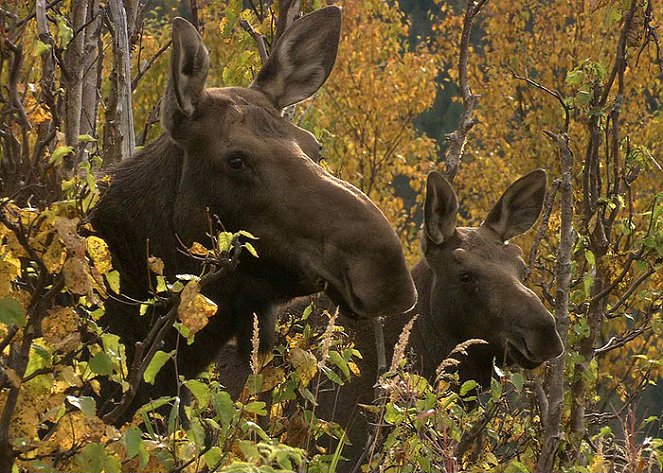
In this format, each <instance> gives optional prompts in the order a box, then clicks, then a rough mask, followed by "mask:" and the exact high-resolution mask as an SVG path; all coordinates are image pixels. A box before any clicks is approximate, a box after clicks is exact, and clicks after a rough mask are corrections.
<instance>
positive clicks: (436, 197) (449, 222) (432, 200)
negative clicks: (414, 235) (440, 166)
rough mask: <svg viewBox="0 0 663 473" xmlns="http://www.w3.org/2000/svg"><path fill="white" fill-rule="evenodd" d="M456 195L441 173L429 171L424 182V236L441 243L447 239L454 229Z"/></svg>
mask: <svg viewBox="0 0 663 473" xmlns="http://www.w3.org/2000/svg"><path fill="white" fill-rule="evenodd" d="M457 214H458V197H456V193H455V192H454V190H453V189H452V187H451V184H449V181H447V180H446V179H445V178H444V176H442V174H440V173H438V172H435V171H433V172H431V173H430V174H429V175H428V181H427V183H426V201H425V202H424V231H425V233H426V237H427V238H428V239H429V240H430V241H432V242H433V243H435V244H436V245H439V244H441V243H442V242H443V241H444V240H447V239H449V238H450V237H451V236H452V235H453V234H454V231H455V230H456V215H457Z"/></svg>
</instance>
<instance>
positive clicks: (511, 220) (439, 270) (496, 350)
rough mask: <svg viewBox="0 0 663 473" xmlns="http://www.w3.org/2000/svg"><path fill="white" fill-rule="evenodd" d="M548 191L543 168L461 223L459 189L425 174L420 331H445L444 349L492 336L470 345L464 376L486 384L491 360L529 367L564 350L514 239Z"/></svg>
mask: <svg viewBox="0 0 663 473" xmlns="http://www.w3.org/2000/svg"><path fill="white" fill-rule="evenodd" d="M545 191H546V173H545V171H543V170H541V169H538V170H536V171H533V172H531V173H530V174H528V175H526V176H524V177H522V178H520V179H518V180H517V181H515V182H514V183H513V184H512V185H511V186H510V187H509V188H508V189H507V191H506V192H505V193H504V194H503V195H502V197H501V198H500V199H499V200H498V202H497V203H496V204H495V205H494V206H493V208H492V210H491V211H490V212H489V213H488V216H487V217H486V219H485V221H484V222H483V223H482V224H481V225H480V226H478V227H458V226H457V225H456V219H457V213H458V207H459V205H458V198H457V197H456V194H455V192H454V190H453V189H452V187H451V185H450V184H449V182H448V181H447V180H446V179H445V178H444V177H443V176H442V175H441V174H439V173H437V172H432V173H431V174H430V175H429V176H428V182H427V193H426V201H425V205H424V214H425V216H424V218H425V223H424V236H423V241H422V246H423V248H424V254H425V263H424V264H425V267H426V268H427V271H426V272H427V274H428V277H427V278H426V280H427V283H426V284H427V287H426V288H425V289H424V288H422V287H421V286H420V285H419V284H417V287H418V289H419V292H420V294H421V297H422V300H421V301H420V305H422V306H423V307H424V308H425V309H424V311H425V312H426V317H424V320H422V321H421V324H423V325H425V328H424V329H423V332H427V331H430V333H441V334H444V335H443V336H442V337H443V338H444V339H446V340H448V341H449V342H450V343H447V344H445V345H447V346H446V347H445V350H446V353H448V351H449V349H450V348H453V346H455V344H456V343H460V342H463V341H465V340H469V339H483V340H485V341H487V342H488V344H487V345H483V346H475V347H472V349H471V351H470V355H469V357H468V360H467V363H466V365H468V366H466V368H467V369H466V372H465V373H463V377H467V378H474V379H476V380H477V381H481V382H484V383H485V382H486V381H487V379H488V380H489V379H490V373H491V367H492V360H493V359H495V360H496V361H497V363H498V364H502V363H505V362H506V363H517V364H518V365H520V366H522V367H523V368H528V369H531V368H535V367H537V366H538V365H540V364H541V363H543V362H544V361H546V360H549V359H552V358H555V357H557V356H559V355H560V354H561V353H562V351H563V346H562V341H561V339H560V337H559V334H558V333H557V330H556V326H555V319H554V318H553V316H552V315H551V314H550V312H548V310H546V308H545V307H544V305H543V303H542V302H541V300H540V299H539V297H538V296H537V295H536V294H535V293H534V291H532V290H531V289H529V288H528V287H527V286H525V284H524V278H525V272H526V265H525V262H524V261H523V258H522V250H521V249H520V247H519V246H518V245H515V244H513V243H510V242H509V240H510V239H511V238H513V237H515V236H517V235H520V234H521V233H524V232H526V231H527V230H529V229H530V227H532V225H534V223H535V222H536V220H537V218H538V216H539V214H540V212H541V208H542V206H543V200H544V197H545ZM415 271H416V270H415ZM415 278H416V276H415ZM420 331H421V330H420ZM430 333H429V334H428V337H429V338H428V340H430V342H431V344H433V343H434V341H435V337H434V336H431V335H430ZM444 355H446V354H444ZM437 361H438V362H439V361H440V360H437ZM463 362H464V363H465V360H464V361H463Z"/></svg>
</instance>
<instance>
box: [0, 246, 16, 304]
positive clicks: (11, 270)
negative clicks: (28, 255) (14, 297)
mask: <svg viewBox="0 0 663 473" xmlns="http://www.w3.org/2000/svg"><path fill="white" fill-rule="evenodd" d="M20 274H21V262H20V261H19V260H18V259H16V258H12V257H10V256H6V257H5V259H4V260H2V261H0V297H1V296H6V295H9V294H10V293H11V292H12V281H13V280H14V279H16V278H17V277H18V276H19V275H20Z"/></svg>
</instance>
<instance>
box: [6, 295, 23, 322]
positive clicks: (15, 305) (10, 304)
mask: <svg viewBox="0 0 663 473" xmlns="http://www.w3.org/2000/svg"><path fill="white" fill-rule="evenodd" d="M0 323H3V324H5V325H12V324H13V325H18V326H19V327H23V326H25V309H23V306H22V305H21V303H20V302H19V301H17V300H16V299H14V298H13V297H9V296H7V297H3V298H2V299H0Z"/></svg>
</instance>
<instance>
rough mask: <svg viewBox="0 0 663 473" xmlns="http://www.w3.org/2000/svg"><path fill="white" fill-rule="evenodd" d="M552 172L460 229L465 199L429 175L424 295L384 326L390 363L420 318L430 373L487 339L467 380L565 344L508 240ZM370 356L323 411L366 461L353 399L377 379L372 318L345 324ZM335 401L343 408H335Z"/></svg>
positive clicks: (467, 361)
mask: <svg viewBox="0 0 663 473" xmlns="http://www.w3.org/2000/svg"><path fill="white" fill-rule="evenodd" d="M545 189H546V173H545V172H544V171H543V170H541V169H539V170H536V171H533V172H531V173H530V174H528V175H526V176H524V177H522V178H520V179H518V180H517V181H515V182H514V183H513V184H512V185H511V186H510V187H509V189H508V190H507V191H506V192H505V193H504V194H503V195H502V197H501V198H500V199H499V201H498V202H497V203H496V204H495V206H494V207H493V208H492V210H491V211H490V212H489V213H488V216H487V217H486V220H485V221H484V222H483V224H481V225H480V226H478V227H458V226H457V225H456V217H457V213H458V199H457V197H456V194H455V192H454V191H453V189H452V187H451V185H450V184H449V182H448V181H447V180H446V179H445V178H444V177H443V176H442V175H441V174H439V173H437V172H432V173H430V174H429V176H428V182H427V188H426V200H425V202H424V231H423V236H422V248H423V253H424V258H423V259H422V260H421V261H420V262H419V263H418V264H417V265H416V266H415V268H414V270H413V271H412V274H413V277H414V281H415V284H416V286H417V291H418V293H419V300H418V301H417V305H416V307H415V308H414V309H413V310H412V311H410V312H408V313H406V314H402V315H397V316H394V317H391V318H389V319H388V320H387V321H386V323H385V326H384V336H385V347H386V349H387V360H389V359H390V358H391V356H392V355H393V347H394V345H395V344H396V342H397V340H398V337H399V335H400V333H401V332H402V330H403V328H404V326H405V325H406V324H407V322H409V321H410V320H411V318H412V316H413V315H414V314H418V317H417V319H416V321H415V323H414V326H413V328H412V332H411V334H410V339H409V346H410V348H412V349H413V351H414V352H415V355H416V359H415V367H417V368H418V370H419V371H420V373H421V374H423V375H424V376H426V377H427V378H428V379H429V380H431V381H432V380H433V379H434V378H435V376H436V369H437V367H438V366H439V365H440V363H441V362H442V361H443V360H444V359H445V358H446V357H447V356H448V355H449V353H450V352H451V351H452V350H453V348H454V347H456V345H458V344H459V343H461V342H464V341H466V340H469V339H477V338H479V339H483V340H485V341H487V342H488V344H486V345H474V346H471V347H470V348H469V349H468V356H467V357H464V356H463V357H461V358H460V359H459V361H460V365H459V368H458V369H459V376H460V380H461V382H462V381H466V380H468V379H474V380H476V381H477V382H479V383H480V384H481V385H482V386H486V385H488V386H489V385H490V378H491V376H492V371H493V361H495V362H496V363H497V364H498V365H503V364H514V363H515V364H518V365H519V366H521V367H523V368H526V369H532V368H535V367H537V366H539V365H540V364H541V363H543V362H544V361H547V360H549V359H552V358H555V357H557V356H559V355H560V354H561V353H562V351H563V346H562V341H561V339H560V337H559V334H558V333H557V330H556V326H555V320H554V318H553V316H552V315H551V314H550V313H549V312H548V311H547V310H546V308H545V307H544V306H543V304H542V302H541V300H540V299H539V298H538V297H537V295H536V294H535V293H534V292H533V291H531V290H530V289H528V288H527V287H526V286H525V284H524V283H523V280H524V276H525V269H526V265H525V262H524V261H523V259H522V251H521V249H520V248H519V247H518V246H517V245H515V244H513V243H509V240H510V239H511V238H513V237H515V236H517V235H519V234H521V233H524V232H525V231H527V230H528V229H529V228H530V227H532V225H534V223H535V222H536V220H537V218H538V216H539V214H540V212H541V208H542V205H543V200H544V196H545ZM342 323H343V325H344V326H346V327H347V328H348V329H349V330H350V332H352V333H353V335H354V340H355V343H356V345H357V348H358V349H359V351H361V353H362V354H363V360H361V361H360V368H361V373H362V375H361V377H360V378H356V379H354V380H353V381H352V383H350V384H349V385H347V386H344V387H342V388H340V389H341V391H340V393H339V396H338V398H336V397H335V393H333V392H327V393H325V394H323V395H324V396H325V397H323V398H321V399H320V400H319V402H320V407H319V408H318V411H317V414H318V415H319V416H320V417H321V418H323V419H328V420H335V421H336V422H338V423H339V424H341V425H342V426H343V427H345V428H346V429H347V433H348V437H349V439H350V441H351V442H352V446H349V447H346V449H345V450H344V455H345V456H346V457H348V458H349V459H350V460H351V461H352V462H355V461H357V460H358V459H359V458H360V455H361V453H362V450H363V449H364V446H365V444H366V441H367V438H368V424H367V422H366V420H365V419H364V417H363V416H362V415H361V414H360V413H359V412H358V408H357V409H356V410H355V411H354V412H352V409H348V408H347V406H356V405H357V404H358V403H371V402H372V400H373V397H374V388H373V385H374V383H375V380H376V378H377V375H378V373H377V368H378V366H377V365H378V361H377V354H376V345H375V336H374V332H373V329H372V325H371V324H370V323H363V322H361V321H352V320H348V319H345V320H343V321H342ZM336 406H345V407H342V408H339V409H337V408H336Z"/></svg>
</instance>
